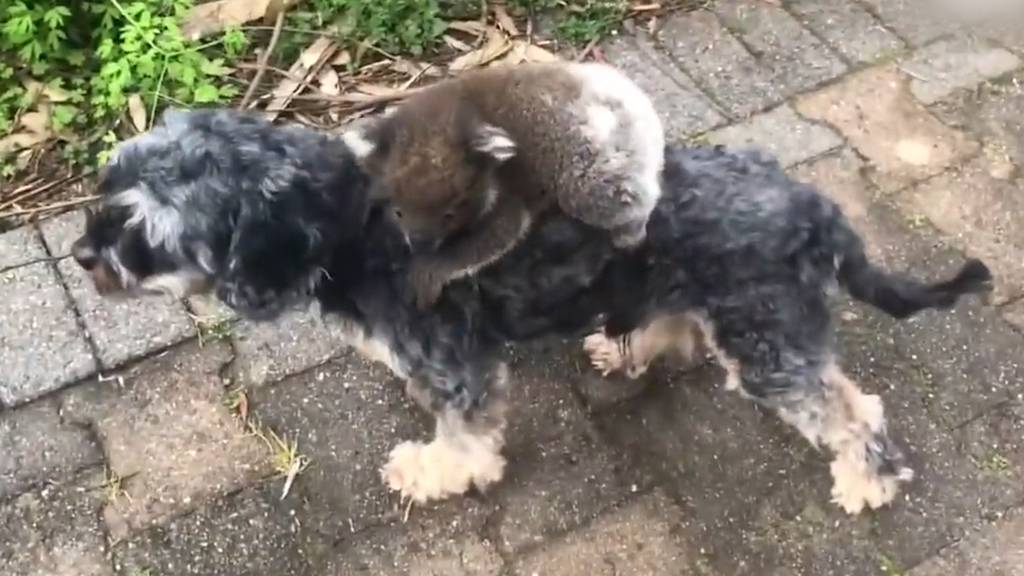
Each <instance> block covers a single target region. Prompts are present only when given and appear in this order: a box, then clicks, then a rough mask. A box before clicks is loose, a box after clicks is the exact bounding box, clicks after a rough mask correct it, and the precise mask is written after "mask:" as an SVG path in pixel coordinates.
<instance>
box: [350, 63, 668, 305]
mask: <svg viewBox="0 0 1024 576" xmlns="http://www.w3.org/2000/svg"><path fill="white" fill-rule="evenodd" d="M664 138H665V137H664V133H663V129H662V125H661V121H660V119H659V118H658V115H657V114H656V113H655V111H654V106H653V104H652V103H651V101H650V99H649V98H648V97H647V95H646V94H644V92H643V91H642V90H641V89H640V88H639V87H638V86H636V85H635V84H634V83H633V82H632V81H631V80H630V79H629V78H627V77H626V76H625V75H623V74H622V73H621V72H619V71H617V70H616V69H614V68H612V67H610V66H607V65H604V64H596V63H593V64H592V63H586V64H578V63H549V64H524V65H519V66H502V67H493V68H488V69H484V70H479V71H475V72H470V73H466V74H463V75H462V76H460V77H458V78H456V79H452V80H448V81H444V82H440V83H438V84H435V85H433V86H431V87H429V88H427V89H426V90H424V91H423V92H421V93H419V94H417V95H415V96H413V97H412V98H411V99H409V100H408V101H406V102H405V103H403V104H402V105H400V106H398V107H397V108H396V109H395V110H394V111H393V112H391V113H390V114H388V115H385V116H384V117H383V118H382V119H381V120H379V121H377V122H375V123H374V124H372V125H371V126H370V127H369V128H365V129H362V130H353V131H351V132H349V133H348V134H346V135H345V140H346V141H347V142H348V144H349V146H350V147H351V148H352V150H353V151H354V152H355V153H356V155H357V156H358V157H360V158H361V159H362V161H363V164H364V166H365V168H366V170H367V171H368V172H369V173H370V175H371V176H373V177H374V181H375V182H376V183H377V184H376V186H377V190H378V191H377V195H378V196H379V197H382V198H386V199H388V200H389V201H390V205H391V206H392V209H393V211H394V216H395V217H396V218H397V220H398V224H399V226H401V228H402V230H403V231H404V232H405V235H406V239H407V240H408V242H409V245H410V246H411V248H412V251H413V253H414V254H415V255H416V257H415V258H414V259H413V268H412V270H411V273H410V275H411V282H412V286H413V288H414V291H415V293H416V299H417V302H418V303H419V305H420V306H421V307H427V306H429V305H431V304H432V303H433V302H435V301H436V300H437V298H438V297H439V296H440V294H441V291H442V289H443V287H444V285H445V284H446V283H447V282H449V281H450V280H453V279H455V278H458V277H461V276H465V275H469V274H473V273H474V272H476V271H477V270H479V269H480V268H482V267H484V266H486V265H488V264H490V263H491V262H494V261H495V260H497V259H498V258H500V257H501V256H502V255H503V254H505V253H506V252H507V251H508V250H510V249H511V248H512V247H513V246H515V245H516V243H517V242H518V241H519V240H520V239H521V238H522V237H523V236H524V235H525V234H526V232H527V231H528V230H529V228H530V225H531V222H532V221H533V220H534V219H535V218H536V217H537V216H538V215H539V214H540V213H542V212H544V211H545V210H548V209H552V208H558V209H561V210H562V211H563V212H564V213H566V214H567V215H569V216H572V217H573V218H576V219H578V220H580V221H582V222H584V223H586V224H588V225H591V226H594V227H597V228H601V229H605V230H608V231H609V233H610V234H611V235H612V239H613V241H614V242H615V244H616V245H617V246H619V247H621V248H626V249H628V248H633V247H636V246H637V245H639V244H640V243H642V242H643V240H644V238H645V235H646V225H647V218H648V216H649V215H650V213H651V211H652V210H653V209H654V206H655V204H656V203H657V201H658V198H659V197H660V196H661V186H660V175H661V168H662V164H663V161H664V145H665V143H664Z"/></svg>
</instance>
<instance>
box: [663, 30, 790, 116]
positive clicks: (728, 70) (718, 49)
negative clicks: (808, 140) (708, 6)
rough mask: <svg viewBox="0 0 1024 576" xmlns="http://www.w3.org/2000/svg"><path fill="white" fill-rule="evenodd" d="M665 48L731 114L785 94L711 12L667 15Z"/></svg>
mask: <svg viewBox="0 0 1024 576" xmlns="http://www.w3.org/2000/svg"><path fill="white" fill-rule="evenodd" d="M658 38H659V40H660V41H661V44H662V45H663V46H664V47H665V48H666V49H667V50H668V52H669V54H671V55H672V57H673V58H675V60H676V61H677V62H679V64H680V65H681V66H682V67H683V68H684V69H685V70H686V71H687V72H689V74H690V77H691V78H693V79H694V80H695V82H697V84H699V85H701V86H704V87H705V88H706V89H707V90H708V91H709V92H710V93H711V95H712V96H713V97H714V98H715V100H716V101H717V102H718V103H719V104H721V105H722V106H723V107H725V110H726V112H728V113H729V114H730V115H732V116H733V117H745V116H747V115H749V114H751V113H753V112H757V111H759V110H763V109H765V108H768V107H769V106H771V105H772V104H776V103H778V102H781V101H782V100H783V99H784V98H785V96H786V94H785V93H784V92H783V91H782V90H781V87H780V86H778V85H776V84H775V82H774V78H772V75H771V74H770V72H769V71H768V70H766V69H765V68H763V67H762V66H761V65H760V63H759V62H758V61H757V60H756V59H755V58H754V56H753V55H751V54H750V52H748V51H747V49H746V48H744V47H743V44H742V43H741V42H740V41H739V40H737V39H736V37H734V36H733V35H732V33H730V32H729V31H728V30H727V29H726V28H725V27H724V26H722V23H721V22H719V20H718V18H717V17H716V16H715V15H714V13H712V12H707V11H703V10H700V11H696V12H690V13H679V14H674V15H672V16H669V17H668V18H667V19H666V20H665V24H664V25H663V26H662V28H661V30H660V32H659V36H658Z"/></svg>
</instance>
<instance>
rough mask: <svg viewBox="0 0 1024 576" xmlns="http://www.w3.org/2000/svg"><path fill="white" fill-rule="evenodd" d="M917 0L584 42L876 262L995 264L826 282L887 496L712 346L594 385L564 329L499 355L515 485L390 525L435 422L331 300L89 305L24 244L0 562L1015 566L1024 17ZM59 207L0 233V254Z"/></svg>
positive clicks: (850, 573) (253, 569)
mask: <svg viewBox="0 0 1024 576" xmlns="http://www.w3.org/2000/svg"><path fill="white" fill-rule="evenodd" d="M927 4H928V3H927V2H923V1H922V2H915V1H912V0H857V1H854V0H785V1H784V2H781V3H778V2H769V1H765V0H717V1H716V2H714V4H713V7H712V8H711V9H709V10H708V11H701V12H696V13H690V14H678V15H675V16H672V17H671V18H668V19H667V21H665V22H663V27H662V29H661V31H660V34H659V36H658V37H656V38H655V37H651V36H649V35H648V34H647V33H646V32H637V33H635V34H625V35H623V36H621V37H619V38H617V39H615V40H614V41H612V42H610V43H609V44H608V45H607V46H606V49H605V54H606V55H607V56H608V58H609V59H610V60H612V61H613V62H615V63H617V64H619V65H621V66H622V67H624V68H625V69H626V70H627V71H629V72H631V73H632V74H633V75H634V76H635V77H636V78H637V79H638V80H639V81H640V83H641V84H643V86H644V87H645V88H646V89H648V90H649V91H650V92H651V93H652V94H653V95H654V97H655V99H656V101H657V104H658V106H659V107H660V108H661V110H662V112H663V114H664V115H665V117H666V118H667V122H668V125H669V126H670V129H671V131H672V136H673V137H674V138H675V139H677V140H691V141H702V142H716V143H723V144H727V145H730V146H744V145H757V146H761V147H764V148H767V149H768V150H770V151H772V152H774V153H775V154H777V155H778V156H779V157H780V158H781V159H782V160H783V161H784V163H785V164H786V165H787V166H790V167H791V170H792V172H793V174H795V175H796V176H798V177H800V178H802V179H805V180H807V181H811V182H815V183H817V184H819V185H820V186H821V187H822V188H823V190H825V191H826V192H827V193H829V194H831V195H833V196H834V197H835V198H836V199H837V200H838V201H839V202H841V203H842V205H843V206H844V208H845V209H846V211H847V213H848V214H849V215H850V217H851V218H852V219H853V220H854V221H855V222H856V224H857V225H858V227H859V228H860V230H862V231H863V233H864V235H865V237H866V238H867V239H868V242H869V243H870V246H871V250H872V252H873V254H874V255H875V256H876V257H877V258H879V259H880V260H881V261H883V262H884V263H885V264H886V265H888V266H889V267H891V268H894V269H898V270H906V271H910V272H913V273H915V274H921V275H927V276H934V275H938V274H941V273H945V272H948V271H949V270H950V269H951V268H952V267H953V266H955V265H956V264H957V263H958V262H960V261H961V260H962V258H963V257H964V255H972V256H978V257H981V258H984V259H986V260H987V261H989V262H990V263H991V264H992V265H993V267H994V269H995V272H996V274H997V278H998V288H997V292H996V294H995V297H994V299H993V302H990V303H988V304H983V303H980V302H969V303H966V304H964V305H963V306H961V307H959V308H958V309H957V310H956V311H954V312H952V313H942V314H939V313H928V314H923V315H922V316H920V317H919V318H916V319H914V320H912V321H908V322H903V323H896V322H894V321H892V320H890V319H888V318H883V317H881V316H880V315H878V314H876V313H875V312H874V311H872V310H869V309H866V308H864V307H862V306H858V305H854V304H851V303H849V302H840V303H839V305H838V311H837V317H838V318H840V319H841V340H842V348H843V349H844V353H845V363H846V365H847V367H848V369H849V372H850V373H851V375H853V376H855V377H856V378H857V379H858V380H859V381H860V382H861V383H863V384H864V386H865V387H866V388H868V389H870V390H872V391H877V392H879V393H881V394H882V395H883V397H884V398H885V401H886V406H887V408H888V410H889V415H890V420H891V423H892V424H891V426H892V432H893V434H894V436H896V437H898V438H900V439H901V440H904V441H905V442H906V443H907V444H908V445H909V446H910V459H911V462H912V464H913V466H914V468H916V469H917V471H918V478H917V479H916V481H915V482H914V483H913V484H912V485H911V486H910V487H909V489H908V491H907V492H906V493H905V495H903V496H901V497H900V499H899V500H898V501H897V502H896V503H895V504H894V505H893V506H892V507H890V508H886V509H884V510H881V511H878V512H874V513H868V514H864V515H862V516H859V517H856V518H849V517H847V516H846V515H844V514H842V513H841V512H840V511H839V510H838V509H837V508H836V507H835V506H833V505H831V504H830V503H829V485H830V481H829V475H828V470H827V464H826V461H825V459H823V458H822V457H821V455H819V454H816V453H815V452H814V451H813V450H812V449H811V448H810V447H809V446H808V445H807V444H806V443H805V442H804V441H803V440H801V439H800V438H798V437H797V436H796V435H795V434H794V433H793V432H792V431H791V430H790V429H789V428H787V427H786V426H784V425H782V424H780V423H779V422H778V421H777V420H776V419H775V418H774V417H772V416H770V415H768V414H765V413H762V412H761V411H759V410H758V409H756V408H755V407H754V406H752V405H751V404H750V403H749V402H747V401H744V400H742V399H740V398H739V397H737V396H736V395H735V394H732V393H727V392H726V391H724V390H722V387H721V384H722V374H721V373H720V372H719V371H718V369H716V368H714V367H713V366H703V367H699V368H696V369H689V370H681V369H673V368H672V367H670V366H662V367H659V369H657V370H655V371H654V373H652V374H650V375H648V377H647V378H646V379H645V380H644V381H643V382H641V383H634V384H631V383H626V382H622V381H611V382H605V381H601V380H600V379H598V378H596V377H595V375H594V374H593V373H592V372H591V371H589V370H587V369H586V368H585V362H584V359H583V357H582V355H581V353H580V351H579V347H578V344H577V343H558V342H556V343H547V344H543V345H536V346H531V347H523V348H520V349H518V350H517V351H516V353H515V354H516V358H517V359H516V362H515V363H514V366H513V374H514V376H515V382H516V383H517V386H518V388H517V395H516V405H515V410H514V412H513V416H512V417H513V421H512V424H511V426H512V429H511V430H510V433H509V440H510V446H509V448H508V451H507V452H508V455H509V457H510V461H511V465H510V468H509V470H508V475H507V479H506V481H505V482H503V483H502V484H501V485H500V486H499V487H497V488H496V489H494V490H493V491H491V492H489V493H488V494H486V495H473V496H470V497H467V498H465V499H462V500H458V501H452V502H447V503H444V504H442V505H439V506H432V507H426V508H417V509H414V510H413V511H412V514H411V517H410V519H409V521H408V522H407V523H403V522H402V513H403V511H402V510H400V509H399V508H398V503H397V501H396V498H395V497H393V496H392V495H390V494H389V493H387V492H386V491H385V489H384V487H383V486H382V484H381V482H380V481H379V479H378V473H377V469H378V466H380V464H381V463H383V462H384V458H385V455H386V453H387V451H388V449H389V448H390V447H391V446H393V445H394V444H395V443H396V442H398V441H399V440H402V439H407V438H411V437H421V436H425V435H426V434H428V429H427V426H426V424H427V423H426V421H425V419H424V418H423V417H422V415H420V414H418V413H417V412H416V411H415V410H414V409H413V408H412V406H411V405H410V403H409V402H408V401H407V400H406V399H405V398H404V397H403V392H402V389H401V386H400V384H399V383H398V382H396V381H394V380H393V379H391V378H390V377H389V376H388V375H387V374H386V373H385V372H384V371H383V370H382V369H381V368H379V367H375V366H370V365H367V364H366V363H365V362H363V361H361V360H359V359H356V358H354V357H353V356H352V355H351V354H349V353H348V352H344V351H341V350H338V349H336V346H334V345H333V344H332V335H331V328H330V325H326V326H325V325H323V324H321V323H320V322H319V321H318V320H316V319H314V318H312V317H311V316H309V315H295V316H293V317H290V318H288V319H286V320H285V321H283V322H281V323H279V324H277V325H275V326H266V325H250V324H245V323H237V322H234V321H233V320H232V319H231V318H230V317H228V316H226V315H225V314H224V313H223V311H222V310H221V309H219V308H218V307H216V306H215V305H211V304H210V303H209V302H206V301H193V302H189V303H187V304H182V303H178V302H170V301H160V300H145V301H137V302H124V303H114V302H110V301H104V300H101V299H100V298H98V297H97V296H96V295H95V293H94V291H93V290H92V289H91V287H90V286H89V285H87V284H86V283H85V280H84V278H83V275H82V274H81V273H80V272H79V270H77V269H76V267H75V266H74V265H73V263H71V262H68V261H64V262H61V263H60V264H59V265H57V266H53V265H52V264H50V263H45V262H44V263H36V264H32V265H29V266H23V267H19V268H16V269H14V270H8V271H5V272H2V273H0V318H2V319H3V322H2V325H0V367H2V369H0V574H3V575H5V576H7V575H10V576H14V575H29V574H31V575H46V576H63V575H76V576H77V575H90V576H92V575H96V576H110V575H115V574H116V575H120V576H184V575H193V574H194V575H204V576H210V575H235V574H239V575H241V574H246V575H254V576H255V575H268V576H269V575H274V576H278V575H280V576H285V575H307V574H308V575H327V574H330V575H334V574H373V575H379V576H384V575H446V576H447V575H454V576H475V575H492V574H509V575H513V574H514V575H522V576H531V575H538V576H541V575H558V576H576V575H580V576H598V575H695V576H696V575H700V576H707V575H722V576H728V575H734V574H738V575H747V574H749V575H758V576H763V575H779V576H782V575H798V574H806V575H809V576H810V575H814V576H821V575H831V574H835V575H844V576H858V575H875V574H888V575H895V574H910V575H913V576H938V575H953V574H972V575H978V576H986V575H991V576H995V575H1000V576H1006V575H1021V574H1024V511H1022V504H1024V481H1022V476H1024V383H1022V382H1024V367H1022V365H1021V364H1022V363H1024V336H1022V333H1021V331H1022V330H1024V299H1022V296H1024V220H1022V216H1021V214H1024V179H1022V178H1024V174H1022V173H1021V172H1020V167H1022V166H1024V25H1021V22H1024V20H1021V19H1018V20H1016V21H1009V20H1006V19H1003V20H1000V21H997V22H996V23H994V24H985V25H979V26H977V27H975V28H972V29H971V30H970V31H964V30H959V29H957V26H955V25H954V24H953V23H951V22H950V21H949V20H947V19H943V18H940V17H937V16H936V12H935V10H932V9H929V8H928V7H927ZM81 226H82V216H81V215H80V214H70V215H66V216H63V217H60V218H57V219H54V220H51V221H47V222H44V223H42V225H40V226H38V227H28V228H22V229H19V230H16V231H14V232H10V233H7V234H4V235H3V236H0V269H3V268H7V267H9V266H11V265H15V264H18V263H23V262H28V261H31V260H33V259H35V258H40V257H43V256H46V255H47V254H60V253H65V252H66V251H67V249H68V244H69V242H70V241H71V240H72V239H73V238H74V237H75V235H76V234H77V233H78V232H79V230H80V229H81ZM239 414H242V415H244V416H247V417H248V419H249V421H250V422H253V424H252V425H251V426H247V425H245V424H243V421H242V419H241V418H240V417H239ZM253 431H258V432H259V434H255V433H253ZM271 431H273V432H275V433H276V434H277V435H278V436H274V435H273V434H271ZM293 443H297V444H293ZM292 448H295V449H294V450H292ZM304 464H308V467H306V468H305V469H304V470H303V471H302V472H301V473H300V474H299V476H298V478H297V479H296V481H295V482H294V485H293V486H292V487H291V490H290V492H289V493H288V495H287V497H285V498H283V499H282V498H281V493H282V490H283V487H284V480H283V478H282V477H281V475H280V474H279V471H280V470H282V469H287V468H288V467H289V466H292V465H298V466H301V465H304Z"/></svg>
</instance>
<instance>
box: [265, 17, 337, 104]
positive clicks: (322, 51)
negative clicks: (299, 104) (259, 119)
mask: <svg viewBox="0 0 1024 576" xmlns="http://www.w3.org/2000/svg"><path fill="white" fill-rule="evenodd" d="M335 48H337V46H336V45H335V44H334V41H333V40H331V39H330V38H326V37H323V36H321V37H320V38H317V39H316V40H315V41H313V43H312V44H310V45H309V46H307V47H306V49H305V50H303V51H302V54H299V58H298V60H296V61H295V63H294V64H292V66H291V68H289V69H288V76H287V77H286V78H284V79H282V80H281V82H280V83H279V84H278V85H277V87H275V88H274V91H273V92H272V95H273V99H272V100H271V101H270V104H269V105H268V106H267V110H266V112H265V113H264V114H265V115H266V116H267V118H268V119H270V120H273V119H274V118H277V115H278V114H279V113H280V111H281V109H282V108H284V107H285V106H287V105H288V103H289V102H291V100H292V96H294V95H295V93H296V92H297V91H298V90H299V87H300V86H302V85H303V84H304V83H306V82H308V81H309V79H310V76H312V75H313V74H316V73H317V72H318V71H319V70H320V68H321V67H322V66H323V65H324V63H325V62H327V59H328V58H330V57H331V56H332V55H333V54H334V50H335ZM299 78H301V79H302V81H301V82H300V81H299V80H298V79H299Z"/></svg>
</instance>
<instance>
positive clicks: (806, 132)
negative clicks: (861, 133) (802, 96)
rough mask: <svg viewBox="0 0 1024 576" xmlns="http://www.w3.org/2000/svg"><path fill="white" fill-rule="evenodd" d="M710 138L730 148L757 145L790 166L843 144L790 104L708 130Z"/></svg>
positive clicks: (829, 131) (753, 146) (756, 146)
mask: <svg viewBox="0 0 1024 576" xmlns="http://www.w3.org/2000/svg"><path fill="white" fill-rule="evenodd" d="M707 139H708V141H709V142H711V143H712V144H721V145H724V146H728V147H730V148H758V149H760V150H764V151H765V152H768V153H769V154H771V155H773V156H775V157H776V158H778V160H779V163H780V164H782V165H783V166H791V165H793V164H797V163H799V162H803V161H804V160H808V159H810V158H814V157H815V156H819V155H821V154H824V153H825V152H828V151H829V150H832V149H834V148H838V147H839V146H842V144H843V140H842V138H840V137H839V135H838V134H836V133H835V132H833V131H832V130H830V129H829V128H827V127H825V126H822V125H820V124H814V123H812V122H808V121H807V120H805V119H803V118H801V117H799V116H797V114H796V112H794V111H793V109H792V108H790V106H789V105H788V104H783V105H782V106H779V107H778V108H775V109H773V110H770V111H768V112H765V113H763V114H758V115H756V116H752V117H751V118H749V119H747V120H745V121H744V122H742V123H740V124H735V125H733V126H727V127H725V128H722V129H719V130H715V131H714V132H711V133H710V134H708V137H707Z"/></svg>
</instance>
